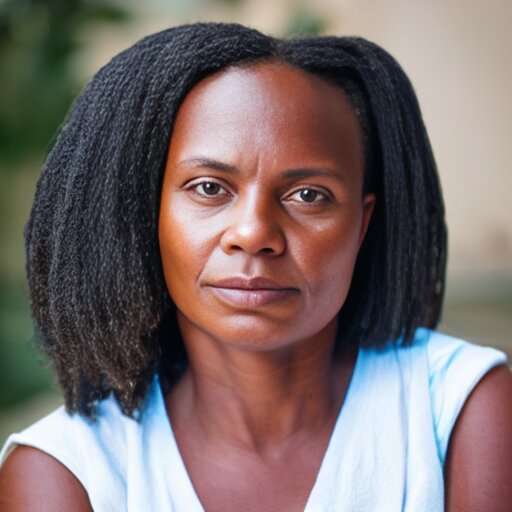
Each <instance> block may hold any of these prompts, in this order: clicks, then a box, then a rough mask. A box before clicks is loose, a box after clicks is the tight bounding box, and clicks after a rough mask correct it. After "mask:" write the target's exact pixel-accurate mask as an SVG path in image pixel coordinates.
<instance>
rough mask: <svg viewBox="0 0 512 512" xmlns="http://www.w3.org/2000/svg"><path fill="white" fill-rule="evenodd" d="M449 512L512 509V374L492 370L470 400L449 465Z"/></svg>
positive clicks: (454, 435) (453, 440)
mask: <svg viewBox="0 0 512 512" xmlns="http://www.w3.org/2000/svg"><path fill="white" fill-rule="evenodd" d="M445 488H446V510H447V511H449V512H458V511H464V512H471V511H481V510H485V511H486V512H501V511H503V512H505V511H507V512H509V511H510V510H512V374H511V373H510V371H509V369H508V368H507V367H506V366H504V365H502V366H498V367H496V368H494V369H493V370H491V371H490V372H489V373H488V374H487V375H486V376H485V377H484V378H483V379H482V380H481V381H480V382H479V383H478V385H477V386H476V388H475V389H474V390H473V392H472V393H471V395H470V396H469V398H468V400H467V401H466V404H465V405H464V408H463V409H462V412H461V414H460V416H459V418H458V419H457V423H456V424H455V428H454V430H453V432H452V435H451V439H450V444H449V448H448V454H447V459H446V465H445Z"/></svg>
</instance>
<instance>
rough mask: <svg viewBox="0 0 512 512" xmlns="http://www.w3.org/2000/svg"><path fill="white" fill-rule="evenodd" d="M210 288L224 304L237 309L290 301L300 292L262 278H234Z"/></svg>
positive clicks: (223, 280)
mask: <svg viewBox="0 0 512 512" xmlns="http://www.w3.org/2000/svg"><path fill="white" fill-rule="evenodd" d="M208 286H209V287H210V288H211V289H212V291H213V293H214V294H215V295H216V296H217V297H218V298H219V299H220V300H221V301H222V302H225V303H228V304H230V305H232V306H236V307H248V306H249V307H250V306H252V307H254V306H266V305H269V304H274V303H276V302H280V301H283V300H287V299H290V298H291V297H294V296H296V295H297V294H298V292H299V290H298V288H294V287H291V286H286V285H283V284H281V283H278V282H276V281H273V280H271V279H266V278H262V277H253V278H243V277H233V278H229V279H222V280H219V281H215V282H213V283H211V284H209V285H208Z"/></svg>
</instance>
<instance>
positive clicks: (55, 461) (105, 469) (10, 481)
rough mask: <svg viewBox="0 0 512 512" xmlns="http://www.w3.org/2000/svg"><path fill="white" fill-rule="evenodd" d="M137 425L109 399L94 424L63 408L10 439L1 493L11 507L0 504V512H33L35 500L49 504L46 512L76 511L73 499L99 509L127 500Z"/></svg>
mask: <svg viewBox="0 0 512 512" xmlns="http://www.w3.org/2000/svg"><path fill="white" fill-rule="evenodd" d="M136 425H137V424H136V422H135V421H134V420H132V419H130V418H127V417H126V416H124V415H123V414H122V412H121V411H120V408H119V406H118V404H117V402H116V401H115V399H113V398H112V397H111V398H108V399H106V400H103V401H102V402H101V403H100V404H99V406H98V415H97V419H96V421H94V422H93V421H91V420H89V419H88V418H85V417H83V416H81V415H80V414H71V415H70V414H68V413H67V412H66V411H65V410H64V408H63V407H60V408H59V409H57V410H56V411H54V412H53V413H51V414H49V415H48V416H46V417H44V418H43V419H41V420H39V421H38V422H36V423H35V424H33V425H32V426H30V427H28V428H27V429H25V430H23V431H22V432H20V433H18V434H13V435H11V436H10V437H9V438H8V440H7V442H6V444H5V446H4V447H3V450H2V453H1V454H0V464H1V465H2V468H1V470H0V471H1V478H0V486H1V489H2V491H0V492H1V496H2V499H3V500H4V501H5V500H10V501H8V502H7V501H6V502H5V503H4V502H2V501H0V503H1V506H0V510H2V511H3V510H4V508H2V507H6V508H5V510H34V509H33V508H30V507H31V506H32V505H31V504H32V503H37V500H42V501H41V503H45V504H46V503H48V504H49V505H48V507H49V508H48V510H75V508H73V507H74V506H73V507H67V506H65V504H66V503H67V501H66V500H67V499H68V496H73V495H75V494H76V495H77V496H82V497H85V498H84V499H82V498H80V503H82V502H83V503H84V504H87V505H89V501H90V503H91V504H92V505H93V506H94V508H96V505H97V504H98V500H100V502H101V503H102V504H104V502H105V500H107V498H108V499H109V500H110V499H117V498H119V497H121V496H123V495H124V485H125V482H124V479H123V475H124V474H125V468H126V466H127V460H126V458H127V449H126V448H127V445H126V436H127V431H129V430H130V428H131V429H133V428H137V427H136ZM134 426H135V427H134ZM4 490H6V491H5V496H4ZM61 500H62V501H61ZM11 504H12V505H11ZM8 505H9V506H11V508H8ZM57 505H58V506H57ZM45 506H46V505H45ZM23 507H27V508H23ZM84 507H85V505H84ZM106 509H108V507H107V508H106ZM35 510H47V509H46V508H37V507H36V508H35ZM76 510H91V506H90V505H89V508H77V509H76Z"/></svg>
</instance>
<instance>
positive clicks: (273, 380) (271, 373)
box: [168, 318, 355, 452]
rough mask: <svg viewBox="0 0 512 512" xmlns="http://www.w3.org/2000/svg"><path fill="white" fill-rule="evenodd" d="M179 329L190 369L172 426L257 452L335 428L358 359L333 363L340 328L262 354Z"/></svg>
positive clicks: (173, 405)
mask: <svg viewBox="0 0 512 512" xmlns="http://www.w3.org/2000/svg"><path fill="white" fill-rule="evenodd" d="M180 327H181V328H182V333H183V335H184V340H185V344H186V346H187V351H188V355H189V363H190V364H189V369H188V370H187V372H186V374H185V375H184V376H183V378H182V379H181V380H180V382H179V383H178V384H177V386H176V387H175V388H174V390H173V391H172V392H171V394H170V396H169V399H168V410H169V414H170V416H171V420H172V422H173V423H175V421H183V422H185V421H186V422H187V423H188V424H189V425H191V424H192V423H191V422H193V423H194V424H195V425H196V426H197V428H199V429H200V430H201V435H202V436H204V439H207V440H210V441H213V440H215V442H217V443H219V442H223V441H225V442H229V443H230V444H233V443H235V444H237V445H239V446H241V447H244V448H250V449H251V450H255V451H258V452H263V451H266V449H267V448H272V447H273V446H276V445H283V443H284V442H285V441H287V440H292V439H293V438H294V436H296V435H300V433H301V432H302V433H306V432H312V431H313V432H314V431H316V430H318V429H321V428H324V427H325V426H326V425H332V424H333V423H334V421H335V418H336V417H337V415H338V412H339V409H340V407H341V403H342V401H343V398H344V395H345V391H346V389H347V387H348V382H349V380H350V376H351V374H352V369H353V365H354V361H355V352H354V351H351V352H348V351H346V352H345V353H342V354H341V355H340V357H339V358H337V359H334V358H333V348H334V342H335V336H336V327H337V325H336V321H333V322H331V323H330V324H329V325H327V326H326V327H325V328H324V329H323V331H321V332H320V333H318V334H316V335H315V337H314V339H305V340H301V341H300V342H297V343H295V344H293V346H291V347H286V348H276V349H274V350H265V351H255V350H249V349H247V348H239V347H233V346H228V345H226V344H223V343H222V342H220V341H219V340H215V339H213V338H211V337H210V336H208V335H207V334H206V333H204V332H203V331H200V330H199V329H197V328H195V327H194V326H193V325H190V324H188V322H187V321H186V319H183V318H182V319H180Z"/></svg>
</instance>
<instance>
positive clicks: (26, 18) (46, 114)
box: [0, 0, 127, 169]
mask: <svg viewBox="0 0 512 512" xmlns="http://www.w3.org/2000/svg"><path fill="white" fill-rule="evenodd" d="M126 18H127V14H126V13H125V11H123V10H121V9H120V8H119V7H116V6H114V5H111V4H106V3H105V2H100V1H92V0H89V1H87V0H3V2H2V3H0V62H1V73H2V79H1V85H0V162H4V163H12V162H15V161H18V160H20V159H22V158H23V159H25V158H27V157H30V156H35V155H40V154H41V152H42V151H44V149H45V148H46V147H47V145H48V141H49V140H50V139H51V137H52V135H53V133H54V132H55V130H56V127H57V126H58V125H59V123H61V122H62V120H63V118H64V115H65V113H66V111H67V109H68V108H69V105H70V103H71V101H72V99H73V97H74V96H75V95H76V94H77V92H78V90H79V88H80V86H81V84H79V83H77V81H76V79H75V77H74V76H73V74H72V71H71V69H70V63H71V59H72V57H73V55H74V53H75V51H76V50H77V49H78V46H79V42H78V41H79V39H78V38H79V35H80V33H81V31H82V30H83V29H84V27H86V26H87V25H88V24H91V23H92V22H97V21H110V22H118V21H123V20H125V19H126ZM5 168H7V169H9V168H11V166H10V165H9V166H6V167H5Z"/></svg>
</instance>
